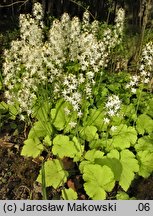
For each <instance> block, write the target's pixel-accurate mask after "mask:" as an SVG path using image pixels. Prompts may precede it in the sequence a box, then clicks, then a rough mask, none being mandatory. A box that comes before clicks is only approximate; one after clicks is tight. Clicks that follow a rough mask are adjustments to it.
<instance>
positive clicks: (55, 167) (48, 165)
mask: <svg viewBox="0 0 153 216" xmlns="http://www.w3.org/2000/svg"><path fill="white" fill-rule="evenodd" d="M44 169H45V183H46V187H49V186H52V187H53V188H55V189H57V188H58V187H60V186H62V185H64V183H66V181H67V177H68V172H67V171H65V170H64V169H63V165H62V163H61V161H60V160H58V159H53V160H48V161H46V162H45V164H44ZM37 181H38V182H40V183H42V170H40V173H39V176H38V178H37Z"/></svg>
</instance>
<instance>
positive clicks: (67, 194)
mask: <svg viewBox="0 0 153 216" xmlns="http://www.w3.org/2000/svg"><path fill="white" fill-rule="evenodd" d="M62 197H63V199H64V200H77V198H78V195H77V193H76V192H75V191H74V190H73V189H72V188H69V189H66V188H64V189H63V190H62Z"/></svg>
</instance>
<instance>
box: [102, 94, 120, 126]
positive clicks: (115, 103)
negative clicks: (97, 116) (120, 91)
mask: <svg viewBox="0 0 153 216" xmlns="http://www.w3.org/2000/svg"><path fill="white" fill-rule="evenodd" d="M120 106H121V100H120V99H119V97H118V96H117V95H111V96H109V97H108V100H107V103H106V104H105V108H106V110H107V115H108V116H109V117H113V116H115V115H116V114H117V113H118V111H119V109H120ZM105 121H106V119H105ZM106 123H107V122H106Z"/></svg>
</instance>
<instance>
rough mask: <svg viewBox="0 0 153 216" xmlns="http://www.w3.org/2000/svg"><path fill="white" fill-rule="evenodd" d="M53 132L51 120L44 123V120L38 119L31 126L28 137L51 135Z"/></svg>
mask: <svg viewBox="0 0 153 216" xmlns="http://www.w3.org/2000/svg"><path fill="white" fill-rule="evenodd" d="M51 134H52V127H51V124H50V122H46V123H45V124H43V123H42V122H40V121H38V122H35V123H34V126H33V127H32V128H31V130H30V132H29V135H28V138H34V137H38V138H40V137H45V136H47V135H48V136H50V135H51Z"/></svg>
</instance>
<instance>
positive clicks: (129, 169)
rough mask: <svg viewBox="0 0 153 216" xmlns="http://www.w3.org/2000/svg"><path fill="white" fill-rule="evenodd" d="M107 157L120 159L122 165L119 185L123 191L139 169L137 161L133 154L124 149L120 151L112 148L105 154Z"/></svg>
mask: <svg viewBox="0 0 153 216" xmlns="http://www.w3.org/2000/svg"><path fill="white" fill-rule="evenodd" d="M107 157H108V158H116V159H118V160H120V163H121V165H122V173H121V176H120V180H119V185H120V186H121V187H122V188H123V189H124V190H125V191H127V190H128V188H129V186H130V185H131V182H132V180H133V179H134V177H135V172H138V171H139V165H138V161H137V160H136V159H135V155H134V154H133V153H132V152H131V151H129V150H127V149H125V150H122V151H121V152H120V153H119V152H118V151H117V150H112V151H111V152H110V153H108V154H107Z"/></svg>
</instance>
